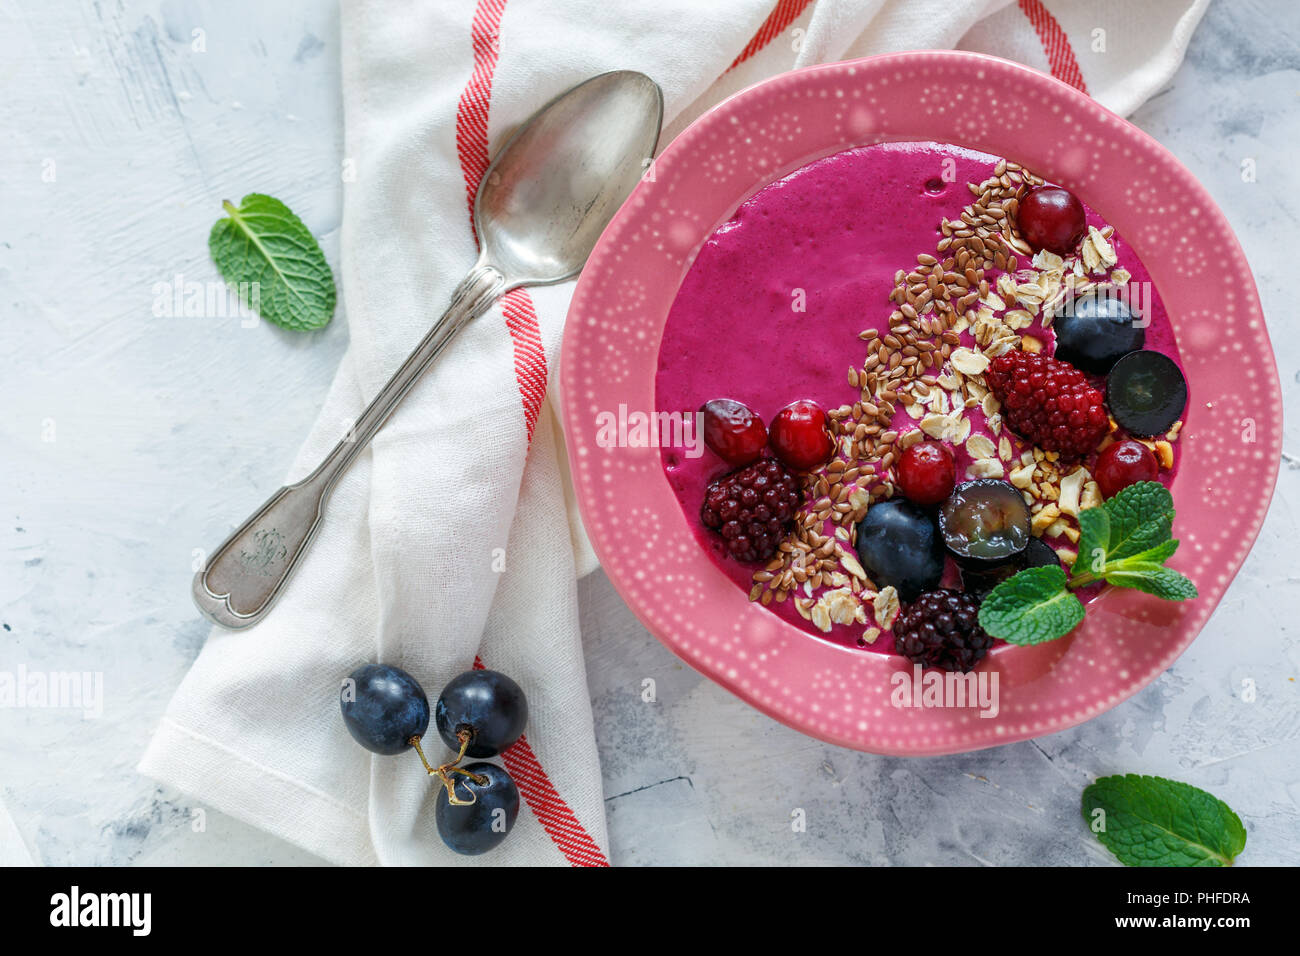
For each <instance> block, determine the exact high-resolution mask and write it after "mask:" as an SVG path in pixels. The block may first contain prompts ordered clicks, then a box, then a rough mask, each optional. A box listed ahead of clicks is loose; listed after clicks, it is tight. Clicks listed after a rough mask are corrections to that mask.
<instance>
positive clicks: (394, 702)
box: [339, 664, 429, 755]
mask: <svg viewBox="0 0 1300 956" xmlns="http://www.w3.org/2000/svg"><path fill="white" fill-rule="evenodd" d="M339 708H340V709H341V710H342V711H343V722H344V723H345V724H347V727H348V732H349V733H351V734H352V737H353V739H355V740H356V742H357V743H359V744H360V745H361V746H363V747H365V748H366V749H367V750H372V751H374V752H375V753H377V754H386V755H391V754H399V753H401V752H402V751H403V750H406V749H407V748H408V747H410V745H411V738H412V737H423V736H424V732H425V731H426V730H428V729H429V698H428V697H427V696H426V695H425V693H424V688H422V687H421V686H420V682H419V681H417V680H416V679H415V678H414V677H412V676H411V675H410V674H408V673H406V671H404V670H402V669H401V668H400V667H392V666H391V665H388V664H367V665H366V666H365V667H362V668H359V669H358V670H355V671H353V672H352V673H351V674H350V675H349V676H348V680H347V681H344V682H343V687H342V689H341V691H340V693H339Z"/></svg>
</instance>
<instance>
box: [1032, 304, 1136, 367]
mask: <svg viewBox="0 0 1300 956" xmlns="http://www.w3.org/2000/svg"><path fill="white" fill-rule="evenodd" d="M1052 331H1054V332H1055V333H1056V353H1055V355H1056V358H1058V359H1060V360H1061V361H1063V362H1069V363H1070V364H1071V365H1073V366H1074V367H1075V368H1077V369H1081V370H1082V371H1084V372H1092V373H1094V374H1096V375H1105V374H1106V373H1107V372H1109V371H1110V369H1111V366H1113V365H1114V364H1115V363H1116V362H1117V361H1119V360H1120V358H1122V357H1123V356H1125V355H1127V354H1128V353H1129V352H1132V351H1134V350H1136V349H1140V348H1142V346H1143V345H1144V344H1145V342H1146V337H1147V333H1146V329H1145V328H1144V327H1143V326H1142V325H1139V324H1138V323H1137V321H1136V320H1135V319H1134V318H1133V312H1132V311H1131V310H1130V309H1129V307H1128V305H1127V304H1125V302H1124V301H1123V300H1122V299H1121V298H1120V296H1119V293H1118V291H1117V290H1115V289H1108V290H1105V291H1099V292H1094V293H1091V294H1089V295H1083V296H1079V297H1078V298H1076V299H1074V300H1072V301H1070V302H1069V303H1068V304H1067V307H1066V308H1064V309H1062V310H1061V312H1060V313H1058V314H1057V316H1056V318H1055V319H1054V320H1053V323H1052Z"/></svg>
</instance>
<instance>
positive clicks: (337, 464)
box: [193, 259, 506, 629]
mask: <svg viewBox="0 0 1300 956" xmlns="http://www.w3.org/2000/svg"><path fill="white" fill-rule="evenodd" d="M505 287H506V280H505V277H504V276H503V275H502V274H501V273H500V272H499V271H498V270H497V269H496V268H494V267H493V266H491V265H489V264H487V263H486V262H484V261H483V260H482V259H480V260H479V262H478V264H477V265H475V266H474V268H473V269H471V270H470V272H469V274H468V275H467V276H466V277H465V278H464V280H463V281H462V282H461V283H460V285H458V286H457V287H456V291H455V292H454V293H453V294H452V298H451V304H450V305H449V306H448V307H447V311H446V312H444V313H443V314H442V317H441V318H439V319H438V321H437V322H435V323H434V324H433V328H431V329H430V330H429V332H428V334H427V335H425V337H424V339H423V340H422V341H421V342H420V344H419V345H417V346H416V348H415V350H414V351H413V352H412V353H411V354H410V355H409V356H408V357H407V359H406V361H405V362H403V363H402V365H401V367H400V368H399V369H398V370H397V371H396V372H395V373H393V377H392V378H390V379H389V380H388V382H387V384H385V385H384V387H383V388H382V389H380V390H379V394H378V395H376V396H375V397H374V400H373V401H371V403H370V404H369V405H368V406H367V407H366V410H365V411H364V412H362V413H361V417H360V418H359V419H358V420H357V423H356V426H355V427H354V428H353V429H352V430H351V431H350V432H349V434H348V435H346V436H344V438H343V440H342V441H340V442H339V443H338V444H337V445H335V446H334V449H333V450H332V451H331V452H330V453H329V454H328V455H326V456H325V460H324V461H322V462H321V463H320V465H319V466H317V468H316V470H315V471H313V472H312V473H311V474H310V475H308V476H307V477H306V478H304V479H302V481H299V482H297V483H295V484H292V485H287V486H286V487H284V488H281V489H280V490H279V491H277V492H276V493H275V494H273V495H272V496H271V497H270V499H269V500H267V502H266V503H265V504H264V505H262V507H261V508H259V509H258V510H257V511H255V512H254V513H253V515H252V516H251V517H250V518H249V519H248V520H247V521H245V522H244V523H243V524H242V525H240V526H239V527H238V528H237V529H235V531H234V532H233V533H232V534H231V535H230V537H228V538H227V539H226V540H225V541H223V542H222V543H221V546H220V547H218V548H217V550H216V551H214V552H213V553H212V555H211V556H210V557H209V558H208V560H207V561H206V562H205V565H204V567H203V568H202V570H200V571H199V572H198V573H197V574H195V575H194V585H193V592H194V602H195V603H196V604H197V605H198V606H199V610H200V611H202V612H203V615H204V617H206V618H208V620H210V621H212V622H213V623H214V624H219V625H221V626H222V627H228V628H233V629H238V628H244V627H249V626H251V625H253V624H256V623H257V622H258V621H260V620H261V619H262V618H263V617H264V616H265V615H266V613H267V611H269V610H270V608H271V605H272V604H273V603H274V602H275V599H276V598H277V597H279V595H280V592H281V590H282V589H283V588H284V584H285V582H286V581H288V580H289V576H290V575H291V574H293V571H294V569H295V568H296V567H297V566H298V563H299V559H301V557H302V556H303V554H304V553H305V552H306V550H307V545H308V544H310V543H311V540H312V537H313V536H314V535H315V534H316V531H317V529H318V528H319V527H320V522H321V517H322V516H323V515H324V512H325V502H326V501H327V500H328V499H329V496H330V492H331V491H333V490H334V485H335V483H336V482H337V481H338V479H339V478H340V476H342V474H343V472H344V471H346V470H347V468H348V466H349V465H350V464H352V461H353V459H355V458H356V456H357V455H358V454H359V453H360V452H361V449H363V448H365V447H366V445H367V444H368V443H369V441H370V439H371V438H373V437H374V435H375V433H376V432H377V431H379V428H380V426H381V425H383V424H384V422H385V421H386V420H387V419H388V416H389V415H391V414H392V413H393V410H394V409H396V408H397V406H398V405H399V404H400V403H401V401H402V399H403V398H404V397H405V396H406V393H407V392H409V391H410V390H411V387H412V386H413V385H415V383H416V382H417V381H418V380H419V378H420V376H421V375H422V374H423V373H424V371H425V369H427V368H428V367H429V365H430V364H431V363H432V362H433V360H434V359H435V358H437V357H438V355H439V353H441V352H442V350H443V349H444V348H445V347H446V345H447V343H448V342H449V341H451V338H452V336H454V335H455V334H456V333H457V332H459V331H460V330H461V329H462V328H463V327H464V326H465V325H466V324H467V323H468V322H470V321H471V320H473V319H475V318H477V317H478V316H480V315H482V314H483V313H484V312H486V311H487V310H488V309H489V308H490V307H491V306H492V303H493V302H494V301H496V299H497V297H498V296H500V295H501V293H502V292H503V291H505Z"/></svg>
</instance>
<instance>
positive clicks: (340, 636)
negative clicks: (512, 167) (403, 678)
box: [140, 0, 1208, 865]
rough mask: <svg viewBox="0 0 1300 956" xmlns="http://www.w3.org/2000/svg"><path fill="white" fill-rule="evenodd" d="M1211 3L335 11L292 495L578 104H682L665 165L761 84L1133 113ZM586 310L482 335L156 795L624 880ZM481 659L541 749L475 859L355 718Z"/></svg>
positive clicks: (382, 854) (180, 697) (203, 671)
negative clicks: (943, 71)
mask: <svg viewBox="0 0 1300 956" xmlns="http://www.w3.org/2000/svg"><path fill="white" fill-rule="evenodd" d="M1207 3H1208V0H1150V2H1147V3H1141V4H1134V3H1131V2H1113V0H1112V2H1086V0H1046V2H1040V0H1019V2H1018V3H1011V2H1010V0H908V2H901V0H888V2H887V0H815V2H809V0H779V2H775V0H711V2H709V3H700V2H698V0H566V2H564V3H549V4H541V3H528V2H526V0H477V2H470V0H464V2H459V3H438V4H431V3H417V2H397V0H388V2H380V0H343V4H342V8H343V15H342V31H343V43H342V49H343V87H344V89H343V93H344V112H345V117H344V118H345V124H346V139H345V143H346V150H347V155H346V156H345V157H344V160H345V169H347V170H349V171H351V172H352V173H353V174H354V175H353V176H352V177H348V176H345V186H344V216H343V237H342V238H343V242H342V261H341V263H340V264H339V273H340V277H341V285H342V288H343V295H344V301H345V302H346V315H347V318H348V323H349V330H350V334H351V343H350V346H349V349H348V352H347V354H346V356H345V358H344V360H343V362H342V365H341V367H340V369H339V371H338V374H337V377H336V379H335V381H334V384H333V387H332V389H331V391H330V394H329V397H328V399H327V401H326V404H325V408H324V410H323V411H322V413H321V415H320V418H319V419H318V421H317V423H316V425H315V426H314V427H313V429H312V432H311V434H310V435H309V436H308V438H307V441H306V443H305V444H304V446H303V448H302V450H301V451H300V453H299V455H298V459H297V462H296V463H295V465H294V467H293V469H292V470H291V473H290V475H289V478H290V479H297V478H299V477H301V476H303V475H304V474H306V472H307V471H308V470H310V468H311V467H312V466H313V465H315V464H316V462H318V461H319V459H320V458H321V457H322V456H323V455H324V454H325V452H326V451H327V450H328V449H329V447H330V446H331V445H332V444H333V443H334V442H335V441H336V440H337V439H338V438H339V436H340V435H341V434H343V433H344V431H345V430H346V428H347V427H348V423H349V422H351V421H352V420H353V419H355V418H356V417H357V415H358V413H359V412H360V410H361V409H362V407H363V406H364V402H365V401H366V400H367V399H368V398H370V397H371V396H372V395H374V394H375V392H376V391H377V390H378V389H379V388H380V386H381V385H382V384H383V382H384V381H385V380H386V379H387V378H388V376H389V375H390V374H391V373H392V371H393V370H394V369H395V368H396V367H397V366H398V365H399V364H400V363H401V361H402V360H403V358H404V357H405V356H406V354H407V353H408V352H409V350H410V349H411V348H412V347H413V346H414V345H415V343H416V342H417V341H418V340H419V338H420V337H421V336H422V335H423V334H424V332H425V330H426V329H427V328H428V326H429V324H430V322H431V321H432V320H433V319H434V318H435V317H436V315H437V314H439V313H440V312H441V311H442V309H443V308H444V307H445V305H446V302H447V298H448V295H449V294H450V292H451V290H452V288H453V286H454V285H455V284H456V282H457V281H458V280H459V279H460V277H461V276H462V275H463V274H464V272H465V271H466V269H467V268H468V267H469V266H470V264H471V263H472V262H473V260H474V256H475V242H474V237H473V234H472V231H471V228H470V222H469V213H468V201H469V196H470V195H472V192H473V189H474V188H475V186H476V185H477V180H478V177H479V176H480V175H481V173H482V171H483V168H484V166H485V165H486V162H487V157H488V155H489V150H490V149H492V148H494V147H496V146H497V145H499V144H500V143H501V141H502V140H503V138H504V136H505V135H506V134H507V133H508V132H509V131H510V130H511V129H512V128H514V127H515V126H516V125H517V124H519V123H520V122H521V121H523V120H524V119H525V118H526V117H527V116H528V115H529V114H531V113H532V112H533V111H534V110H535V109H536V108H537V107H538V106H540V105H541V104H542V103H544V102H545V101H546V100H547V99H548V98H550V97H551V96H553V95H555V94H557V93H559V92H560V91H562V90H564V89H565V88H567V87H569V86H571V85H572V84H574V83H577V82H579V81H581V80H583V79H585V78H587V77H590V76H592V75H594V74H597V73H600V72H603V71H606V70H612V69H635V70H641V71H643V72H645V73H648V74H649V75H650V76H652V77H653V78H654V79H656V80H657V81H658V82H659V84H660V85H661V86H662V87H663V90H664V94H665V98H666V104H667V118H668V124H667V126H666V129H665V135H664V138H663V140H662V142H663V143H664V144H666V143H667V142H668V141H669V139H670V138H671V136H672V135H674V134H675V133H676V132H677V131H679V130H680V129H681V128H683V127H684V126H685V125H686V124H687V123H688V122H689V121H690V120H692V119H694V118H695V117H696V116H698V115H699V114H700V113H701V112H702V111H703V110H704V109H705V108H707V107H708V106H710V105H712V104H713V103H715V102H717V101H718V100H720V99H721V98H723V97H724V96H726V95H728V94H729V93H731V92H734V91H735V90H738V89H740V88H742V87H744V86H748V85H749V84H751V83H753V82H756V81H757V80H759V79H761V78H763V77H765V76H769V75H772V74H775V73H778V72H782V71H784V70H788V69H791V68H793V67H798V66H804V65H807V64H810V63H815V62H821V61H827V60H836V59H843V58H846V57H850V56H863V55H867V54H871V53H881V52H890V51H896V50H903V49H917V48H951V47H954V46H957V47H961V48H964V49H972V50H980V51H983V52H989V53H994V54H998V55H1002V56H1008V57H1012V58H1016V59H1020V60H1023V61H1024V62H1026V63H1029V64H1030V65H1033V66H1036V67H1039V68H1041V69H1043V70H1050V71H1051V72H1053V73H1054V74H1055V75H1057V76H1058V77H1061V78H1063V79H1065V80H1066V81H1067V82H1072V83H1074V84H1075V85H1076V86H1081V87H1085V88H1086V89H1087V90H1088V91H1090V92H1091V93H1092V94H1093V95H1095V96H1096V97H1097V98H1098V99H1099V100H1100V101H1101V102H1103V103H1104V104H1106V105H1108V106H1110V107H1111V108H1112V109H1116V110H1118V111H1120V112H1129V111H1131V110H1132V109H1133V108H1135V107H1136V106H1137V105H1138V104H1140V103H1141V102H1142V101H1143V100H1145V99H1146V98H1147V97H1148V96H1150V95H1151V94H1152V93H1153V92H1155V91H1156V90H1157V89H1158V88H1159V87H1160V86H1161V85H1162V84H1164V83H1165V82H1167V81H1168V79H1169V77H1170V76H1171V75H1172V74H1173V71H1174V70H1175V69H1176V67H1177V65H1178V63H1179V62H1180V61H1181V58H1182V54H1183V50H1184V49H1185V47H1186V44H1187V40H1188V37H1189V36H1190V33H1191V30H1192V29H1193V28H1194V27H1195V25H1196V23H1197V21H1198V20H1199V18H1200V16H1201V14H1202V13H1203V11H1204V9H1205V6H1206V5H1207ZM1098 31H1101V32H1100V33H1099V32H1098ZM349 179H350V181H349ZM255 185H256V184H250V189H251V188H252V187H253V186H255ZM571 293H572V284H571V283H568V284H565V285H562V286H554V287H550V288H545V289H537V290H533V291H531V292H529V293H527V294H515V295H513V296H512V297H511V298H510V299H509V300H508V301H507V302H506V303H505V304H504V305H499V306H498V307H496V308H495V309H493V310H492V311H491V312H490V313H488V314H487V315H485V316H484V317H482V318H480V319H479V320H477V321H476V322H475V323H474V324H472V325H471V326H470V327H469V328H467V329H466V330H465V331H464V332H463V333H462V335H461V336H460V338H459V339H458V340H457V341H456V342H455V343H454V344H453V345H452V346H451V347H450V348H449V349H448V351H447V352H446V354H444V356H443V357H442V359H441V360H440V361H439V362H438V364H437V367H436V368H435V369H434V371H433V372H432V373H431V374H429V375H428V376H426V378H425V379H424V380H423V381H422V382H420V383H419V385H417V386H416V388H415V389H414V390H413V391H412V392H411V394H410V395H409V396H408V397H407V399H406V401H405V403H404V404H403V406H402V407H401V408H400V409H399V410H398V411H397V413H396V414H395V415H394V416H393V418H392V419H391V420H390V421H389V423H388V424H387V425H386V426H385V427H384V429H383V430H382V431H381V432H380V434H379V435H378V437H377V438H376V439H375V441H374V442H373V444H372V445H371V447H370V449H369V450H368V451H367V452H366V453H364V454H363V455H361V456H360V457H359V458H358V460H357V462H356V464H354V465H353V467H352V469H351V471H350V472H349V473H348V474H347V476H346V477H345V478H344V479H343V480H342V481H341V482H340V483H339V486H338V488H337V490H336V491H335V494H334V497H333V500H332V501H331V502H330V505H329V508H328V514H327V517H326V520H325V522H324V526H323V527H322V529H321V532H320V534H319V536H318V538H317V539H316V542H315V543H314V545H313V546H312V547H311V549H310V552H309V553H308V555H307V556H306V558H305V559H304V563H303V565H302V567H301V568H300V569H299V571H298V573H297V575H296V577H295V578H294V580H293V582H292V583H291V585H290V586H289V587H288V589H287V591H286V593H285V594H284V596H283V598H282V600H281V601H280V603H279V604H278V606H277V607H276V608H275V610H274V611H273V612H272V613H271V615H270V616H269V617H268V618H267V620H266V621H264V622H263V623H262V624H260V625H258V626H257V627H254V628H251V629H249V630H247V631H242V632H226V631H222V630H219V629H218V630H215V631H214V632H213V633H212V636H211V637H210V638H209V640H208V642H207V645H206V646H205V648H204V649H203V652H202V653H201V654H200V656H199V658H198V660H197V661H196V662H195V664H194V667H193V669H192V670H191V672H190V673H189V675H188V676H187V677H186V679H185V681H184V682H183V683H182V685H181V687H180V689H179V690H178V691H177V693H176V695H175V697H174V699H173V700H172V702H171V704H170V706H169V708H168V710H167V713H166V715H165V716H164V717H163V719H162V722H161V725H160V727H159V730H158V732H157V735H156V736H155V738H154V739H153V741H152V743H151V744H150V746H149V749H148V751H147V753H146V754H145V755H144V758H143V760H142V762H141V765H140V769H141V771H142V772H144V773H145V774H148V775H149V776H152V777H155V778H157V779H158V780H160V781H162V782H165V783H167V784H171V785H173V786H175V787H178V788H179V789H181V790H183V791H186V792H187V793H189V794H191V795H192V796H193V797H195V798H196V799H198V800H201V801H203V802H204V803H206V804H208V805H210V806H213V807H216V808H218V809H220V810H223V811H225V812H227V813H231V814H233V815H235V816H237V817H240V818H241V819H244V820H246V821H249V822H251V823H253V824H255V825H257V826H259V827H262V828H264V829H266V830H268V831H270V832H272V833H274V834H276V835H277V836H280V837H282V838H284V839H286V840H289V841H291V842H293V843H296V844H298V845H300V846H302V847H304V848H306V849H308V850H310V851H312V852H315V853H318V854H320V855H321V856H322V857H325V858H326V859H328V860H332V861H335V862H338V863H343V864H369V863H383V864H429V863H452V862H466V863H468V862H478V863H483V864H500V863H509V864H564V863H566V862H567V863H572V864H575V865H577V864H584V865H585V864H592V865H600V864H603V863H604V862H606V860H607V858H608V842H607V838H606V831H605V818H604V811H603V803H602V794H601V779H600V768H599V765H598V761H597V756H596V746H595V739H594V735H593V730H592V717H591V705H590V700H589V697H588V693H587V687H586V680H585V674H584V667H583V657H582V645H581V638H580V635H579V629H578V609H577V603H576V588H575V580H576V577H577V576H578V575H579V574H582V573H585V572H586V571H587V570H590V569H591V568H592V567H593V566H594V564H593V559H592V557H591V554H590V550H589V548H588V547H587V545H586V542H585V539H584V537H583V534H582V530H581V525H580V523H579V522H578V521H577V519H576V517H575V514H576V513H575V511H574V510H573V507H572V495H571V490H570V489H569V487H568V483H567V471H566V468H565V464H564V460H563V455H564V452H563V442H562V436H561V434H560V432H559V427H558V424H557V419H556V416H555V414H554V403H553V401H552V400H547V401H545V402H543V398H544V396H545V395H547V394H549V395H551V396H552V399H553V398H554V393H555V384H556V378H557V368H556V364H557V359H558V356H559V346H560V335H561V330H562V328H563V324H564V317H565V312H566V310H567V307H568V302H569V297H570V295H571ZM267 490H268V492H269V491H270V490H271V489H267ZM233 517H236V516H233V515H232V518H233ZM502 562H504V565H502ZM476 657H478V658H481V660H482V662H483V664H484V665H485V666H487V667H490V668H493V669H496V670H501V671H504V672H505V673H507V674H509V675H511V676H512V677H514V678H515V679H516V680H517V681H519V682H520V683H521V684H522V685H523V687H524V690H525V691H526V693H527V694H528V699H529V703H530V707H531V715H530V720H529V725H528V729H527V733H526V741H527V746H526V747H516V748H514V749H513V750H512V751H511V752H510V753H509V754H507V756H506V759H505V763H506V765H507V767H508V769H510V771H511V773H512V774H513V775H514V776H515V778H516V781H517V782H518V783H519V785H520V789H521V791H522V792H523V795H524V798H525V803H526V809H525V810H524V811H523V812H522V813H521V814H520V819H519V823H518V825H517V827H516V830H515V832H514V833H512V834H511V835H510V837H509V838H508V839H507V841H506V842H505V843H504V844H503V845H502V846H501V848H500V849H498V850H496V851H493V852H492V853H491V854H488V855H486V856H484V857H479V858H474V859H473V860H470V859H466V858H459V857H456V856H455V855H454V854H452V853H451V852H450V851H448V850H446V849H445V848H444V847H443V845H442V843H441V842H440V841H439V839H438V837H437V835H436V833H435V831H434V826H433V798H434V792H435V788H434V787H433V786H432V785H431V783H430V781H429V779H428V778H427V777H426V776H425V775H424V773H423V772H422V770H421V768H420V766H419V764H418V761H417V760H416V758H415V757H414V756H413V755H404V756H401V757H373V758H372V757H371V755H370V754H368V753H367V752H366V751H364V750H362V749H361V748H360V747H358V746H357V745H356V744H355V743H354V742H353V741H352V739H351V738H350V737H349V736H348V734H347V732H346V730H345V729H344V727H343V723H342V721H341V719H340V717H339V712H338V703H337V694H338V687H339V681H340V679H341V678H342V677H344V676H345V675H347V674H348V673H349V672H350V671H351V670H353V669H354V668H355V667H356V666H358V665H359V664H361V663H362V662H365V661H375V660H379V661H384V662H388V663H393V664H397V665H399V666H401V667H403V668H405V669H406V670H408V671H410V672H411V673H412V674H413V675H415V677H416V678H417V679H419V680H420V681H421V682H422V683H423V685H424V687H425V690H426V691H427V692H428V693H429V695H430V698H431V699H432V698H435V697H436V696H437V694H438V693H439V691H440V689H441V688H442V686H443V684H445V683H446V681H447V680H449V679H450V678H451V677H453V676H454V675H455V674H456V673H458V672H460V671H462V670H464V669H466V668H468V667H470V666H471V665H472V663H473V662H474V661H475V658H476ZM435 736H436V735H435ZM430 743H431V744H432V746H431V750H432V751H433V754H432V755H431V756H436V755H438V754H440V753H441V746H440V745H439V744H438V742H437V741H436V739H430Z"/></svg>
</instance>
